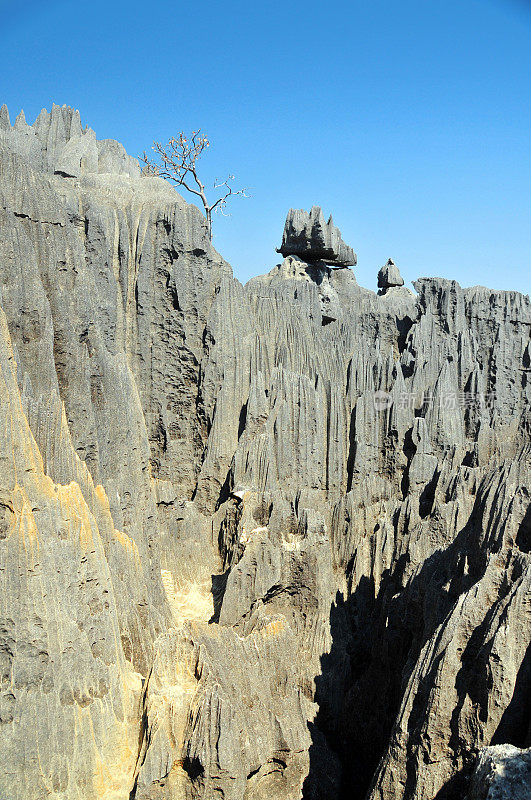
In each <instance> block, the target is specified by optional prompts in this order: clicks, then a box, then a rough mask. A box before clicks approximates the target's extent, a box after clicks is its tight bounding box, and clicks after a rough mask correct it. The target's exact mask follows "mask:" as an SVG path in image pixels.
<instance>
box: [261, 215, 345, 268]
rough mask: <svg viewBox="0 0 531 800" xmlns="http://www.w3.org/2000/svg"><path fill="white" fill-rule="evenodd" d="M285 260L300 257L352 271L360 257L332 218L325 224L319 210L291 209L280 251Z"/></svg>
mask: <svg viewBox="0 0 531 800" xmlns="http://www.w3.org/2000/svg"><path fill="white" fill-rule="evenodd" d="M277 252H278V253H282V255H283V256H292V255H296V256H299V257H300V258H302V259H303V260H304V261H307V262H308V261H324V262H325V263H326V264H330V265H332V266H336V267H350V266H354V265H355V264H356V263H357V257H356V253H355V252H354V250H353V249H352V247H349V246H348V245H347V244H345V242H344V241H343V239H342V238H341V231H340V230H339V228H337V227H336V226H335V225H334V223H333V220H332V216H330V217H329V219H328V222H325V218H324V214H323V212H322V209H321V208H320V207H319V206H312V210H311V211H310V213H308V212H307V211H304V210H302V209H300V210H296V209H294V208H290V210H289V211H288V215H287V217H286V222H285V225H284V233H283V234H282V245H281V246H280V247H279V248H278V249H277Z"/></svg>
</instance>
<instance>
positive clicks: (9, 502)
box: [0, 106, 531, 800]
mask: <svg viewBox="0 0 531 800" xmlns="http://www.w3.org/2000/svg"><path fill="white" fill-rule="evenodd" d="M311 213H312V214H313V217H314V218H315V219H316V220H317V221H319V220H320V219H321V217H322V212H320V210H317V211H314V210H312V212H311ZM307 216H308V215H307ZM310 218H312V217H311V215H309V216H308V219H310ZM293 219H294V218H293ZM312 219H313V218H312ZM322 221H323V224H324V218H323V220H322ZM292 222H293V220H292ZM297 224H298V223H297ZM293 225H294V222H293ZM305 225H306V223H305V224H304V225H303V226H302V227H303V228H304V227H305ZM321 227H322V226H321ZM324 229H326V230H330V231H332V233H333V231H337V228H335V226H333V224H332V223H330V228H329V229H328V228H326V225H325V228H323V230H324ZM311 230H312V231H313V228H312V229H311ZM299 233H300V232H299ZM307 233H308V232H306V234H305V236H306V240H305V241H306V244H305V245H304V248H303V251H304V252H291V253H286V257H285V258H284V261H283V262H282V263H281V264H279V265H277V266H276V267H274V268H273V270H272V271H271V272H270V273H269V274H268V275H264V276H261V277H258V278H254V279H252V280H251V281H249V283H248V284H247V285H246V286H242V285H241V284H240V283H239V282H238V281H237V280H235V279H234V278H233V277H232V272H231V269H230V266H229V265H228V264H227V263H226V262H225V261H224V260H223V258H222V257H221V256H220V255H219V254H218V253H217V252H216V251H215V250H214V249H213V248H212V246H211V244H210V242H209V241H208V236H207V230H206V224H205V221H204V219H203V217H202V215H201V213H200V212H199V210H198V209H197V208H195V207H194V206H191V205H188V204H187V203H186V202H185V201H184V200H183V199H182V198H181V197H180V196H179V195H178V194H177V193H176V192H175V191H174V190H173V189H172V188H171V187H170V186H169V185H168V184H167V183H166V182H164V181H163V180H161V179H159V178H156V177H151V176H141V175H140V171H139V169H138V165H137V164H136V162H135V161H134V159H131V158H130V157H129V156H127V154H126V153H125V150H124V149H123V148H122V146H121V145H119V144H118V143H116V142H112V141H110V140H106V141H103V142H99V141H98V140H97V139H96V137H95V134H94V133H93V132H92V131H90V129H87V128H82V127H81V123H80V121H79V115H78V113H77V112H74V111H73V110H72V109H69V108H67V107H64V106H63V107H59V106H54V107H53V108H52V111H51V112H50V113H48V112H44V111H43V112H42V113H41V114H40V115H39V117H38V119H37V120H36V122H35V123H34V124H33V126H28V125H26V122H25V120H24V118H23V116H20V115H19V117H18V118H17V121H16V122H15V124H14V126H11V124H10V121H9V116H8V114H7V110H6V109H5V107H3V108H2V111H1V112H0V234H1V235H0V287H1V301H0V305H1V309H2V310H1V314H0V363H1V367H2V371H1V387H0V404H1V409H2V415H3V420H4V423H3V425H2V428H1V431H2V433H1V434H0V436H1V447H0V457H1V459H2V463H3V470H2V483H1V486H0V492H1V496H0V570H1V571H0V585H1V586H2V593H1V597H2V607H1V610H0V663H1V666H2V671H1V673H0V676H1V682H0V725H1V727H2V735H1V736H0V751H1V758H0V765H2V766H1V767H0V797H2V796H6V797H9V798H10V800H18V798H20V800H22V799H24V800H28V798H31V800H41V798H45V797H46V798H49V797H53V798H55V799H56V800H77V799H78V798H79V800H81V798H83V800H87V798H88V799H89V800H90V798H94V799H95V798H104V799H105V800H121V799H122V798H124V800H127V798H130V800H162V799H164V800H181V799H183V798H186V799H187V800H200V799H201V800H207V799H208V800H210V798H214V797H220V798H221V797H223V798H226V800H266V799H267V798H273V797H275V798H285V800H296V799H297V798H300V797H304V798H308V799H313V800H317V799H318V798H325V797H326V798H327V800H333V799H334V798H336V799H337V800H343V798H347V797H348V798H354V800H356V798H360V800H361V798H364V797H367V798H370V800H377V799H378V800H435V799H436V800H457V799H458V798H459V800H461V798H463V797H464V796H465V795H466V794H467V792H469V791H470V792H471V794H470V800H476V797H481V799H482V798H483V795H481V794H478V792H480V791H483V789H480V788H477V787H478V786H479V783H478V781H480V779H479V778H477V777H476V776H475V777H474V779H473V780H472V782H471V776H472V774H473V773H474V768H475V765H476V760H477V758H478V754H479V753H481V752H483V755H481V756H480V757H479V761H478V768H477V769H478V772H477V774H480V773H481V774H483V773H482V772H481V770H482V769H483V767H482V764H483V763H484V760H485V758H487V756H486V755H485V753H489V752H490V751H492V750H496V748H497V747H498V746H501V745H506V746H509V747H512V748H513V749H512V750H511V753H513V755H514V751H515V749H516V748H525V747H529V745H530V744H531V740H530V736H531V729H530V725H531V718H530V711H529V709H530V697H529V686H530V685H531V684H530V680H529V679H530V677H531V676H530V671H531V663H530V648H529V640H530V627H531V626H530V601H531V594H530V584H531V555H530V549H531V516H530V513H531V512H530V511H529V508H530V503H529V494H530V487H531V438H530V432H531V418H530V411H529V409H530V400H531V388H530V387H531V383H530V372H531V342H530V330H531V306H530V302H529V298H528V297H526V296H523V295H521V294H518V293H516V292H499V291H498V292H494V291H490V290H488V289H485V288H482V287H474V288H472V289H463V288H461V287H460V286H459V285H458V284H457V283H456V282H454V281H446V280H442V279H436V278H423V279H420V280H418V281H417V282H416V283H415V290H416V294H414V293H413V292H410V291H409V290H408V289H406V288H405V287H403V286H402V285H401V283H400V281H401V278H400V275H399V273H398V270H397V269H396V267H395V265H394V264H393V265H392V267H393V268H394V269H391V265H390V264H389V263H388V265H387V267H388V269H387V271H386V274H385V276H382V278H381V281H379V283H380V282H381V283H382V285H381V286H380V289H381V294H375V293H374V292H371V291H369V290H366V289H363V288H362V287H360V286H359V285H358V284H357V283H356V280H355V277H354V274H353V273H352V271H351V270H349V269H334V268H333V267H334V260H335V261H336V262H337V261H338V260H339V261H340V262H342V263H341V264H340V265H341V266H345V262H346V261H349V260H350V261H351V262H352V251H351V248H348V246H347V245H345V244H344V243H343V242H342V240H341V238H340V234H339V232H338V235H339V239H337V236H336V234H333V237H335V238H333V240H332V238H331V239H330V242H328V243H327V244H326V246H327V248H328V251H327V253H325V254H324V258H323V252H322V248H321V250H319V247H321V245H319V247H317V246H316V247H314V245H313V244H312V237H313V233H312V232H311V231H310V233H311V235H309V236H308V235H307ZM301 235H302V234H301ZM327 235H328V234H327ZM330 235H331V236H332V234H330ZM321 238H322V237H321ZM325 238H326V237H325ZM313 241H314V242H315V239H314V240H313ZM339 242H341V245H340V244H339ZM328 245H330V247H328ZM312 247H313V250H312ZM345 248H346V249H345ZM330 249H331V252H329V251H330ZM347 250H348V253H347ZM326 258H328V259H330V258H331V259H332V261H331V262H327V261H326V260H325V259H326ZM354 263H355V257H354ZM385 269H386V268H384V270H385ZM395 270H396V273H398V278H400V280H398V278H397V274H396V273H395ZM402 283H403V282H402ZM383 284H385V285H383ZM484 747H487V748H488V749H487V750H486V751H482V748H484ZM516 752H518V751H516ZM522 758H524V756H522ZM482 759H483V760H482ZM481 780H483V779H481ZM474 793H475V794H474ZM507 796H510V795H507ZM514 796H515V797H519V795H518V794H515V795H514ZM521 796H522V797H523V796H525V795H521Z"/></svg>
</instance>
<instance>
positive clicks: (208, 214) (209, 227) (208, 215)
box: [205, 208, 212, 241]
mask: <svg viewBox="0 0 531 800" xmlns="http://www.w3.org/2000/svg"><path fill="white" fill-rule="evenodd" d="M205 212H206V221H207V230H208V238H209V239H210V241H212V211H211V210H210V209H209V208H205Z"/></svg>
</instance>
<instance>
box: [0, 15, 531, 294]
mask: <svg viewBox="0 0 531 800" xmlns="http://www.w3.org/2000/svg"><path fill="white" fill-rule="evenodd" d="M158 9H160V16H159V11H158ZM0 13H1V19H2V30H1V31H0V48H1V53H2V68H1V70H0V103H1V102H6V103H7V104H8V107H9V110H10V112H11V116H12V120H14V117H15V115H16V113H17V112H18V110H19V109H20V108H21V107H22V108H24V111H25V112H26V117H27V119H28V121H29V122H32V121H33V119H34V118H35V116H36V115H37V113H38V112H39V111H40V109H41V108H42V107H43V106H44V107H48V108H49V107H50V106H51V103H52V101H53V102H56V103H59V104H62V103H68V104H69V105H73V106H76V107H77V108H79V109H80V111H81V115H82V120H83V121H84V122H85V123H88V124H89V125H90V126H91V127H92V128H94V130H95V131H96V133H97V135H98V138H107V137H112V138H115V139H119V140H120V141H122V142H123V143H124V144H125V146H126V148H127V150H128V151H129V152H130V153H131V154H132V155H138V154H139V153H140V152H141V151H142V150H144V149H147V148H148V147H149V145H150V143H151V141H152V140H153V139H161V140H164V139H167V138H169V137H170V136H171V135H173V134H174V133H176V132H178V131H180V130H187V131H189V130H191V129H193V128H199V127H200V128H202V129H203V130H204V131H205V132H207V133H208V135H209V137H210V140H211V142H212V144H211V147H210V149H209V151H208V153H207V155H206V156H205V158H204V164H203V168H204V169H203V171H204V175H205V177H206V178H207V179H208V180H213V179H214V178H216V177H221V176H225V175H226V174H227V173H229V172H231V173H234V174H235V175H236V176H237V181H238V182H239V183H240V184H241V185H245V186H248V187H251V194H252V197H251V198H250V199H242V198H236V199H235V200H234V202H233V204H232V207H231V210H232V215H231V216H230V217H228V218H223V217H217V218H215V220H214V234H215V238H214V243H215V245H216V247H217V249H218V250H219V251H220V252H221V253H222V254H223V255H224V256H225V258H227V260H228V261H230V263H231V264H232V265H233V268H234V272H235V274H236V276H237V277H239V278H240V280H242V281H245V280H247V279H248V278H249V277H251V276H253V275H256V274H260V273H263V272H266V271H269V269H270V268H271V267H272V266H273V265H274V264H275V263H277V262H278V256H277V254H276V253H275V249H274V248H275V247H276V246H278V245H279V244H280V238H281V233H282V227H283V223H284V218H285V214H286V212H287V210H288V208H289V207H290V206H294V207H297V208H309V207H310V206H311V205H313V204H317V205H321V206H323V209H324V211H325V213H330V212H332V213H333V216H334V220H335V222H336V224H338V225H339V227H340V228H341V230H342V232H343V236H344V238H345V240H346V241H347V242H348V243H349V244H351V245H352V246H353V247H354V249H355V250H356V251H357V253H358V267H357V268H356V270H355V271H356V274H357V277H358V280H359V282H360V283H361V284H362V285H364V286H368V287H370V288H375V286H376V273H377V270H378V268H379V266H381V265H382V264H383V263H385V261H386V260H387V258H389V257H392V258H393V259H394V260H395V262H396V263H397V264H398V265H399V267H400V269H401V270H402V274H403V276H404V278H405V279H406V281H409V280H414V279H415V278H416V277H420V276H424V275H437V276H442V277H446V278H453V279H456V280H458V281H459V282H460V283H461V284H462V285H467V286H468V285H474V284H478V283H479V284H483V285H487V286H490V287H492V288H502V289H519V290H520V291H523V292H526V293H529V292H531V223H530V206H531V202H530V187H531V157H530V132H531V47H530V44H531V3H530V2H528V1H526V0H396V1H395V0H370V2H369V0H364V2H360V1H359V0H351V2H339V0H329V2H323V1H322V0H321V2H313V0H306V1H305V2H302V0H294V1H293V2H289V0H283V2H278V1H277V0H269V2H268V3H251V2H249V0H247V2H245V3H244V2H237V0H224V2H212V1H211V0H203V2H200V3H199V2H195V3H192V2H188V3H180V2H173V3H167V4H164V3H163V4H158V5H155V6H154V5H153V4H147V3H140V2H135V0H130V1H129V2H123V1H122V0H118V1H117V2H113V0H108V1H107V2H102V0H92V2H83V1H82V2H60V1H57V2H56V1H55V0H47V1H46V2H31V0H30V2H25V3H23V4H22V3H20V2H17V3H13V2H11V1H9V2H5V1H3V0H0Z"/></svg>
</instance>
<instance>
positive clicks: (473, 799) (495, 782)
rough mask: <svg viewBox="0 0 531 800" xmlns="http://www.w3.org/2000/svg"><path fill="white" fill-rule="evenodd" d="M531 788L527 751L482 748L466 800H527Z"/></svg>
mask: <svg viewBox="0 0 531 800" xmlns="http://www.w3.org/2000/svg"><path fill="white" fill-rule="evenodd" d="M530 787H531V749H530V748H528V749H527V750H519V749H518V748H517V747H512V746H511V745H506V744H505V745H503V744H502V745H497V746H494V747H485V748H484V749H483V750H482V751H481V752H480V754H479V756H478V760H477V763H476V768H475V770H474V774H473V776H472V781H471V786H470V792H469V795H468V800H527V798H528V797H529V790H530Z"/></svg>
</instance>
